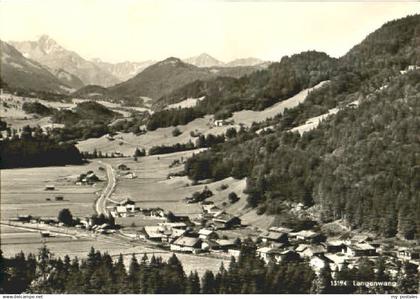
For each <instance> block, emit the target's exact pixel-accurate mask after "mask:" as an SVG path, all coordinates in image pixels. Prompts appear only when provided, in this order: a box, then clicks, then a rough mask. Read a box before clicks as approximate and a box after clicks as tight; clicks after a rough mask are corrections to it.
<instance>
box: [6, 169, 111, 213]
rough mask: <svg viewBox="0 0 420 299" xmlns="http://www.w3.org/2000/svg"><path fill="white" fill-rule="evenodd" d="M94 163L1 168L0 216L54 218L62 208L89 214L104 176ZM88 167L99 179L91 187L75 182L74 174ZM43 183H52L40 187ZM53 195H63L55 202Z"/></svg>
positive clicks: (104, 179)
mask: <svg viewBox="0 0 420 299" xmlns="http://www.w3.org/2000/svg"><path fill="white" fill-rule="evenodd" d="M98 166H99V164H98V163H97V162H92V163H89V164H85V165H81V166H65V167H38V168H17V169H3V170H2V171H1V174H0V175H1V207H0V208H1V219H2V220H3V221H4V220H7V219H9V218H11V217H16V216H17V215H32V216H43V217H57V215H58V212H59V211H60V210H61V209H63V208H68V209H70V211H71V212H72V214H73V215H75V216H79V217H83V216H88V215H92V214H93V213H94V208H93V204H94V201H95V199H96V198H97V192H99V191H100V190H101V189H102V188H103V186H104V184H105V182H106V175H105V173H103V172H101V171H99V170H98ZM88 170H93V171H95V173H96V174H97V175H98V176H99V178H100V179H101V180H102V182H100V183H97V184H96V185H95V186H79V185H76V184H75V182H76V178H77V176H78V175H80V174H81V173H85V172H87V171H88ZM46 185H54V186H55V190H52V191H46V190H44V189H45V186H46ZM56 196H63V200H62V201H56V200H55V197H56ZM47 198H49V199H50V201H47V200H46V199H47Z"/></svg>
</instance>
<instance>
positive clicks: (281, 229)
mask: <svg viewBox="0 0 420 299" xmlns="http://www.w3.org/2000/svg"><path fill="white" fill-rule="evenodd" d="M268 230H269V231H272V232H280V233H290V232H292V230H291V229H290V228H287V227H278V226H272V227H270V228H269V229H268Z"/></svg>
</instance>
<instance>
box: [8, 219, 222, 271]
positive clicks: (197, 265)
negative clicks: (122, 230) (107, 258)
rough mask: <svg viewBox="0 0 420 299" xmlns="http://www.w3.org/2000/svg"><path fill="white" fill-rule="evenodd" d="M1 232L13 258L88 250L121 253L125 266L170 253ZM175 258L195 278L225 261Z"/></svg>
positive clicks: (82, 253)
mask: <svg viewBox="0 0 420 299" xmlns="http://www.w3.org/2000/svg"><path fill="white" fill-rule="evenodd" d="M0 232H1V247H0V248H1V250H2V251H3V254H4V256H6V257H10V256H14V255H15V254H16V253H18V252H20V251H23V252H24V253H25V254H29V253H33V254H37V252H38V250H39V248H40V247H42V246H43V245H44V244H45V245H46V246H47V247H48V249H50V251H51V252H52V253H53V254H54V256H56V257H62V258H63V257H64V256H65V255H68V256H70V257H71V258H73V257H76V256H77V257H78V258H86V256H87V254H88V252H89V250H90V248H91V247H94V248H95V249H96V250H99V251H101V252H108V253H109V254H110V255H112V256H113V258H114V259H117V257H118V255H119V254H120V253H121V254H123V255H124V262H125V264H126V265H127V267H128V265H129V263H130V260H131V256H132V254H133V253H135V254H136V257H137V259H140V258H141V257H142V256H143V254H144V253H146V254H147V256H148V257H149V258H150V257H151V256H152V255H155V256H160V257H162V258H163V259H164V260H167V259H168V258H169V257H170V256H172V254H173V253H171V252H162V250H157V249H152V248H150V247H147V246H142V245H136V246H133V245H131V244H129V242H124V241H121V242H117V241H115V240H113V239H110V238H108V237H105V236H98V237H97V239H96V240H95V239H88V238H79V239H74V238H71V237H66V236H54V237H50V238H41V235H40V234H39V232H34V231H28V230H25V229H21V228H16V227H9V226H5V225H0ZM177 257H178V258H179V259H180V261H181V262H182V263H183V266H184V270H185V272H186V273H187V274H188V273H189V272H190V271H195V270H196V271H197V272H198V273H199V275H200V276H201V275H203V274H204V272H205V271H206V270H212V271H217V270H218V269H219V267H220V264H221V263H222V262H224V263H225V265H227V263H228V261H226V260H223V259H217V258H210V257H205V256H197V255H189V254H180V253H178V254H177Z"/></svg>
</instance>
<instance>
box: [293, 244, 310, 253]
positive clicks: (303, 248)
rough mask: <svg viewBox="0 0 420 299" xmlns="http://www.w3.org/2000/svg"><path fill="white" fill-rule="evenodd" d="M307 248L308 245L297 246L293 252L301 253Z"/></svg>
mask: <svg viewBox="0 0 420 299" xmlns="http://www.w3.org/2000/svg"><path fill="white" fill-rule="evenodd" d="M308 247H309V245H308V244H299V246H298V247H296V249H295V251H296V252H301V251H304V250H305V249H306V248H308Z"/></svg>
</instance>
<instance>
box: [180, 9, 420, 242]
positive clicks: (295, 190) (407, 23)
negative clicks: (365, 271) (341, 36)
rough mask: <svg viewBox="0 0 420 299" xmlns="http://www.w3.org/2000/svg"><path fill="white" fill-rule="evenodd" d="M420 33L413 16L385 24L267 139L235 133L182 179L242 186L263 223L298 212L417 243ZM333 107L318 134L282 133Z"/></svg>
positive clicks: (191, 164) (419, 19)
mask: <svg viewBox="0 0 420 299" xmlns="http://www.w3.org/2000/svg"><path fill="white" fill-rule="evenodd" d="M419 32H420V16H410V17H406V18H404V19H400V20H396V21H392V22H389V23H387V24H385V25H384V26H383V27H381V28H380V29H378V30H377V31H375V32H374V33H372V34H371V35H369V36H368V37H367V38H366V39H365V40H364V41H363V42H362V43H361V44H359V45H357V46H356V47H354V48H353V49H352V50H351V51H349V53H348V54H347V55H345V56H344V57H343V58H341V59H340V60H339V61H338V62H337V66H336V67H337V70H338V71H337V72H335V73H334V74H333V76H332V77H331V78H330V80H331V81H330V82H329V83H327V84H325V85H324V86H323V87H321V88H319V89H317V90H315V91H313V92H312V93H310V94H309V96H308V97H307V99H306V100H305V102H303V103H302V104H301V105H300V106H298V107H297V108H293V109H290V110H289V111H287V110H286V111H285V114H284V115H283V116H279V117H276V118H275V119H273V120H272V121H271V122H269V123H267V124H271V125H272V126H273V127H272V128H273V129H272V131H271V132H269V133H266V134H261V135H258V134H255V133H254V130H255V129H257V128H254V130H251V131H250V132H241V133H239V135H238V136H237V137H236V138H232V139H231V140H230V141H228V142H226V143H224V144H222V145H219V146H217V147H214V148H212V149H211V150H210V151H207V152H204V153H200V154H198V155H195V156H194V157H193V158H191V159H190V160H188V161H187V164H186V168H185V170H186V171H187V172H188V174H189V176H190V178H192V179H194V180H201V179H208V178H214V179H218V180H219V179H223V178H226V177H229V176H233V177H234V178H237V179H241V178H244V177H247V187H246V189H245V193H246V194H247V196H248V198H247V200H248V204H249V206H251V207H256V208H257V209H258V213H260V214H262V213H267V214H274V215H282V217H281V219H286V218H287V217H284V216H285V215H286V214H290V210H291V209H290V208H291V207H292V206H293V205H295V204H296V203H303V204H304V205H305V206H306V207H307V210H306V211H305V212H303V213H302V214H301V217H302V218H303V219H307V218H310V219H315V220H317V221H319V222H323V223H325V222H330V221H334V220H337V219H340V220H343V221H344V222H345V223H347V224H348V225H349V226H350V227H352V228H360V229H363V230H367V231H371V232H375V233H378V234H380V235H382V236H384V237H392V236H396V235H397V236H399V237H403V238H406V239H418V238H419V236H420V219H419V218H418V215H419V214H420V210H419V209H420V193H419V190H420V187H419V185H418V182H419V175H420V172H419V166H418V165H419V164H420V160H419V159H420V157H419V155H418V153H419V152H420V143H419V138H418V131H419V128H420V106H419V103H420V84H419V83H418V82H420V71H419V70H416V66H415V64H416V63H419V60H418V57H419V56H418V49H419V48H420V47H419V46H420V44H419V41H420V39H419ZM409 65H412V67H410V68H409V70H408V71H407V72H405V71H403V70H405V69H406V68H407V67H408V66H409ZM269 81H270V80H269ZM355 100H357V101H358V103H359V105H348V106H346V104H347V103H349V102H354V101H355ZM333 107H336V108H337V109H338V112H337V113H336V114H331V115H330V116H329V117H328V118H326V120H324V121H323V122H322V123H321V124H320V125H319V126H318V128H316V129H314V130H311V131H309V132H307V133H304V134H303V135H302V136H300V135H299V134H298V133H292V132H290V131H289V129H290V128H292V127H293V126H294V125H298V124H299V123H302V122H304V121H305V120H307V119H308V118H309V117H313V116H317V115H322V114H324V113H326V112H328V108H333ZM267 124H265V125H267ZM294 218H296V215H294ZM281 219H280V220H281Z"/></svg>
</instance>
